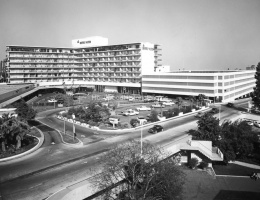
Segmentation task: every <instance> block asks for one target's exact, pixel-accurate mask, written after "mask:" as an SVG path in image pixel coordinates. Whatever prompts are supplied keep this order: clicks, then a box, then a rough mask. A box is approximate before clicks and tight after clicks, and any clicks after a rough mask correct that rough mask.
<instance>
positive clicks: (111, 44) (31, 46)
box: [6, 42, 160, 50]
mask: <svg viewBox="0 0 260 200" xmlns="http://www.w3.org/2000/svg"><path fill="white" fill-rule="evenodd" d="M141 43H146V42H134V43H125V44H111V45H102V46H92V47H50V46H23V45H6V47H24V48H50V49H70V50H72V49H90V48H97V47H110V46H121V45H129V44H141ZM151 44H154V43H151ZM154 45H156V46H160V45H159V44H154Z"/></svg>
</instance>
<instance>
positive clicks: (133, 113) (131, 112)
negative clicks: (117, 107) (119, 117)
mask: <svg viewBox="0 0 260 200" xmlns="http://www.w3.org/2000/svg"><path fill="white" fill-rule="evenodd" d="M123 115H125V116H132V115H139V112H138V111H135V110H129V111H126V112H124V113H123Z"/></svg>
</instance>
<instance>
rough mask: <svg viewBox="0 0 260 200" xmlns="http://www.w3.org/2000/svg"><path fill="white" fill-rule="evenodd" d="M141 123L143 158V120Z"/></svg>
mask: <svg viewBox="0 0 260 200" xmlns="http://www.w3.org/2000/svg"><path fill="white" fill-rule="evenodd" d="M140 123H141V158H143V121H141V122H140Z"/></svg>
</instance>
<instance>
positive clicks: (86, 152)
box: [0, 106, 240, 199]
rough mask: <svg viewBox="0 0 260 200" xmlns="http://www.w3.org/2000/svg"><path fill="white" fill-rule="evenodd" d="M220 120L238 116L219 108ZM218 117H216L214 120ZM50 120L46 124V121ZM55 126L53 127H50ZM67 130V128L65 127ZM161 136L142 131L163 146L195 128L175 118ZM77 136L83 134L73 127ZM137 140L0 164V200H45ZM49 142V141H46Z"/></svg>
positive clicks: (45, 152) (45, 151)
mask: <svg viewBox="0 0 260 200" xmlns="http://www.w3.org/2000/svg"><path fill="white" fill-rule="evenodd" d="M222 108H223V109H222V110H223V111H222V112H221V114H220V117H221V120H225V119H229V118H230V117H234V116H239V115H240V113H239V111H236V110H234V109H230V108H227V107H224V106H222ZM55 112H57V111H51V112H49V113H47V114H46V117H47V118H46V119H44V120H47V121H50V122H49V123H50V125H52V127H53V126H55V127H56V128H62V127H63V123H62V122H61V123H57V124H56V123H55V122H56V120H57V119H54V118H53V117H52V116H51V115H52V114H53V113H55ZM217 116H218V114H216V117H217ZM48 119H50V120H48ZM54 123H55V124H54ZM67 126H68V130H69V128H70V127H72V126H71V124H67ZM162 126H163V127H164V130H165V131H164V132H162V133H158V134H155V135H151V134H149V133H147V130H148V128H143V137H144V140H148V141H150V142H152V143H157V144H159V145H164V144H167V143H169V142H171V141H172V140H174V139H177V138H178V137H181V136H183V135H185V134H186V133H185V132H186V131H188V130H189V129H192V128H193V129H194V128H196V119H195V118H194V116H189V117H185V118H179V119H176V120H174V121H171V122H163V123H162ZM76 129H77V131H78V132H79V133H80V134H84V133H86V132H88V131H86V129H85V128H83V127H79V126H77V127H76ZM133 138H140V130H136V131H133V132H131V133H129V134H124V135H120V136H116V137H111V138H108V139H106V140H102V141H99V142H96V143H92V144H88V145H85V146H83V147H69V146H66V145H64V144H62V143H56V144H53V145H51V144H50V143H48V145H46V146H42V147H41V148H40V149H39V150H37V151H35V152H33V153H32V154H30V155H28V156H25V157H23V158H19V159H17V160H13V161H10V162H6V163H1V164H0V182H1V183H0V192H1V194H2V196H3V197H4V199H45V198H47V197H48V196H50V195H51V194H53V193H54V192H56V191H58V190H60V189H62V188H64V187H66V186H68V185H71V184H73V183H76V182H78V181H81V180H83V179H86V178H88V177H89V176H91V174H92V172H93V169H96V168H97V165H96V163H97V160H98V154H99V153H100V152H104V151H106V150H107V149H109V148H111V147H112V146H113V145H114V144H115V143H120V142H123V141H126V140H129V139H133ZM50 141H51V140H50Z"/></svg>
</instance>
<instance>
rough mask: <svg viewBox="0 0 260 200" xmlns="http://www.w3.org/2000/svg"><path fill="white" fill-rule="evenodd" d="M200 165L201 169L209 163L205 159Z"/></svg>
mask: <svg viewBox="0 0 260 200" xmlns="http://www.w3.org/2000/svg"><path fill="white" fill-rule="evenodd" d="M199 166H200V168H201V169H205V168H207V167H208V166H209V163H207V162H205V161H202V162H200V165H199Z"/></svg>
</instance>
